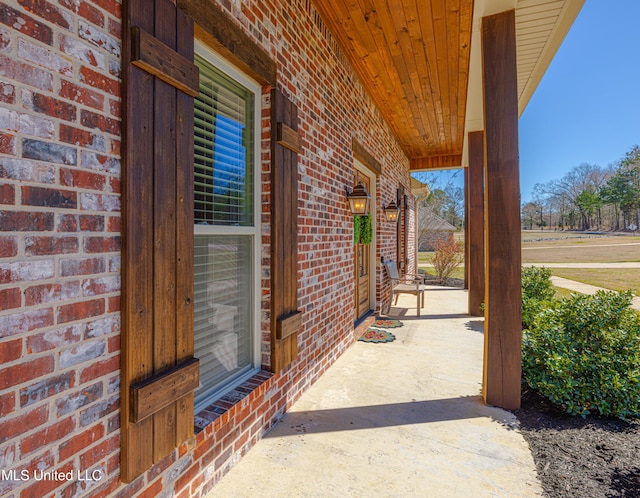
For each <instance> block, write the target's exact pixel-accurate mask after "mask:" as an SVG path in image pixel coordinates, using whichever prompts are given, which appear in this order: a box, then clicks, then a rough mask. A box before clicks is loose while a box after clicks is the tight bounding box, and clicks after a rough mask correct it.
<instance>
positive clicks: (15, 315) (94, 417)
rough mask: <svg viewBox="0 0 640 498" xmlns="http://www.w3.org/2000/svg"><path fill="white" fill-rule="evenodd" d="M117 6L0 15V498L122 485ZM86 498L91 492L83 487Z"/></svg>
mask: <svg viewBox="0 0 640 498" xmlns="http://www.w3.org/2000/svg"><path fill="white" fill-rule="evenodd" d="M120 15H121V13H120V5H119V4H118V3H116V2H109V1H103V2H84V1H77V2H76V1H64V0H61V1H60V2H55V3H53V2H51V3H49V2H46V1H35V0H19V1H8V2H3V3H2V5H0V68H1V69H0V204H1V205H0V415H1V416H2V423H1V425H0V469H3V470H5V471H8V470H13V471H15V472H16V473H17V475H18V476H19V477H22V474H21V472H22V471H23V470H24V471H26V474H24V475H26V476H29V478H28V479H25V480H21V479H20V478H19V479H16V480H7V479H5V480H2V482H0V495H2V496H5V495H8V496H11V495H14V496H21V497H33V496H45V495H46V494H47V493H49V492H52V491H53V490H54V489H58V490H60V491H61V492H62V493H63V494H62V495H63V496H70V495H71V494H73V493H74V492H75V490H76V487H78V486H79V483H78V482H77V475H76V476H75V477H74V479H71V480H68V479H65V480H61V481H56V480H51V479H48V480H47V479H43V480H40V481H36V480H35V478H34V477H35V475H34V473H35V472H36V470H37V471H39V472H42V471H45V472H49V471H54V470H57V471H59V472H67V471H69V470H73V471H74V472H77V471H84V470H85V469H90V470H92V471H96V473H95V476H96V477H97V476H98V475H100V476H101V477H102V480H101V481H100V482H98V483H97V484H100V483H104V482H106V481H107V479H108V477H107V476H111V475H117V469H118V448H119V444H120V438H119V430H118V426H119V423H118V417H119V413H118V401H119V365H120V357H119V349H120V346H119V329H120V317H119V313H118V312H119V302H120V298H119V291H120V275H119V271H120V254H119V249H120V236H119V235H120V234H119V230H120V213H119V211H120V195H119V194H120V158H119V154H120V120H119V113H120V80H119V73H120V40H119V38H120ZM85 486H86V483H85Z"/></svg>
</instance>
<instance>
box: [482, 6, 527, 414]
mask: <svg viewBox="0 0 640 498" xmlns="http://www.w3.org/2000/svg"><path fill="white" fill-rule="evenodd" d="M482 64H483V72H482V73H483V80H484V81H483V90H484V91H483V99H484V109H485V116H484V122H485V148H486V149H485V157H486V168H487V169H486V183H485V200H486V203H485V209H486V211H485V213H486V214H485V216H486V242H485V248H486V251H487V253H486V275H485V278H486V282H485V288H486V291H485V304H486V307H487V308H486V315H485V360H484V376H483V377H484V378H483V395H484V399H485V401H486V402H487V403H488V404H490V405H494V406H499V407H502V408H506V409H517V408H519V407H520V382H521V365H520V361H521V349H520V348H521V342H522V308H521V307H522V302H521V301H522V300H521V282H520V279H521V259H522V258H521V255H520V250H521V242H520V181H519V180H520V178H519V177H520V172H519V165H518V92H517V87H518V82H517V67H516V26H515V11H514V10H509V11H506V12H503V13H500V14H496V15H492V16H488V17H484V18H483V20H482Z"/></svg>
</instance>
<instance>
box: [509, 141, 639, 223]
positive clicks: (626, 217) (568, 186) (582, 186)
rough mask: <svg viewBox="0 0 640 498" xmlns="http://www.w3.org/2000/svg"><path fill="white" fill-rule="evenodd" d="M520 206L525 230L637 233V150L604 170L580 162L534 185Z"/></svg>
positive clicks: (632, 150) (633, 149)
mask: <svg viewBox="0 0 640 498" xmlns="http://www.w3.org/2000/svg"><path fill="white" fill-rule="evenodd" d="M532 198H533V200H532V201H530V202H526V203H524V204H523V205H522V208H521V209H522V211H521V219H522V226H523V228H524V229H528V230H531V229H533V228H539V229H545V228H551V229H560V230H565V229H568V230H637V229H638V226H640V147H638V146H637V145H635V146H634V147H633V148H632V149H631V150H630V151H629V152H627V153H626V154H625V156H624V157H623V158H622V159H620V160H618V161H616V162H615V163H614V164H611V165H609V166H608V167H606V168H603V167H600V166H598V165H594V164H587V163H583V164H580V165H579V166H574V167H573V168H572V169H571V170H570V171H569V172H568V173H567V174H566V175H564V176H563V177H562V178H560V179H558V180H551V181H549V182H547V183H537V184H536V185H535V186H534V188H533V193H532Z"/></svg>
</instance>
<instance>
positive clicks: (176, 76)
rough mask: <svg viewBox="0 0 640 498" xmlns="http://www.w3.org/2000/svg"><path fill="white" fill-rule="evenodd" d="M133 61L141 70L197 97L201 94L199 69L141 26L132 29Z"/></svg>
mask: <svg viewBox="0 0 640 498" xmlns="http://www.w3.org/2000/svg"><path fill="white" fill-rule="evenodd" d="M131 39H132V47H131V50H132V54H131V57H132V60H131V63H132V64H133V65H135V66H138V67H139V68H140V69H143V70H145V71H147V72H148V73H150V74H152V75H154V76H156V77H157V78H160V79H161V80H163V81H164V82H165V83H168V84H170V85H172V86H174V87H175V88H177V89H178V90H180V91H182V92H184V93H186V94H187V95H191V96H192V97H195V96H197V95H198V93H199V82H198V68H197V67H196V65H195V64H193V62H191V61H189V60H188V59H187V58H186V57H182V56H181V55H180V54H178V53H177V52H176V51H175V50H173V49H171V48H170V47H169V46H168V45H166V44H164V43H162V42H160V41H159V40H158V39H157V38H155V37H153V36H151V35H150V34H149V33H147V32H146V31H145V30H144V29H142V28H140V26H134V27H133V28H131Z"/></svg>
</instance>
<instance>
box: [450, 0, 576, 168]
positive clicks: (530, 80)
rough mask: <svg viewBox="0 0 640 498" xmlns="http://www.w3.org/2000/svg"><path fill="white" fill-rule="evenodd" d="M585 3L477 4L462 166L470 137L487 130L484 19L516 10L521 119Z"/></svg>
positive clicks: (499, 0) (508, 0) (489, 0)
mask: <svg viewBox="0 0 640 498" xmlns="http://www.w3.org/2000/svg"><path fill="white" fill-rule="evenodd" d="M584 1H585V0H476V1H475V5H474V9H473V30H472V33H471V58H470V61H469V87H468V93H467V110H466V120H465V136H464V146H463V151H462V164H463V166H468V164H469V159H468V158H469V151H468V143H467V138H468V133H469V132H471V131H480V130H483V129H484V112H483V103H482V47H481V33H480V28H481V24H482V18H483V17H486V16H489V15H493V14H497V13H499V12H504V11H505V10H510V9H513V8H515V9H516V57H517V71H518V115H519V116H520V115H522V113H523V112H524V110H525V108H526V106H527V104H528V103H529V100H530V99H531V96H532V95H533V92H535V89H536V88H537V86H538V84H539V83H540V80H542V76H543V75H544V73H545V71H546V70H547V68H548V67H549V64H550V63H551V60H552V59H553V57H554V56H555V54H556V52H557V51H558V48H560V45H561V44H562V41H563V40H564V38H565V36H566V35H567V33H568V32H569V29H570V28H571V26H572V24H573V22H574V21H575V19H576V17H577V16H578V13H579V12H580V9H581V8H582V6H583V5H584Z"/></svg>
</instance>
